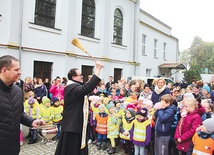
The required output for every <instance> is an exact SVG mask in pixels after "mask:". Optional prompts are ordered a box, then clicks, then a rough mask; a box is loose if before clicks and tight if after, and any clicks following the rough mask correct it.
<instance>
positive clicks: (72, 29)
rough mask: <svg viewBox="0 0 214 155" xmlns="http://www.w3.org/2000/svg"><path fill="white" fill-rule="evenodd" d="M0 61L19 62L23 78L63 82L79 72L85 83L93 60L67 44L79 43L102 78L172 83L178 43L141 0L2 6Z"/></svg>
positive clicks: (13, 1)
mask: <svg viewBox="0 0 214 155" xmlns="http://www.w3.org/2000/svg"><path fill="white" fill-rule="evenodd" d="M0 2H1V5H0V56H2V55H5V54H9V55H13V56H15V57H16V58H18V59H19V61H20V64H21V71H22V79H25V78H26V77H27V76H30V77H40V78H42V79H44V78H49V79H51V80H53V79H54V78H55V77H56V76H60V77H67V73H68V71H69V70H70V69H71V68H78V69H79V70H80V71H81V72H82V74H83V76H84V81H87V77H88V75H90V74H93V71H94V64H95V63H94V60H93V59H91V58H90V57H89V56H88V55H87V54H86V53H84V52H83V51H81V50H80V49H78V48H77V47H76V46H74V45H72V44H71V41H72V40H73V39H74V38H77V39H78V40H79V42H80V43H81V44H82V45H83V46H84V48H85V49H86V50H87V51H88V53H90V54H91V55H92V56H93V57H95V58H96V59H99V60H101V61H103V64H104V69H103V71H102V72H101V78H103V79H104V80H105V81H106V82H107V81H108V77H109V76H110V75H111V76H113V77H114V80H115V81H117V80H118V79H120V78H128V77H131V76H150V77H151V76H167V77H170V78H173V79H176V74H174V72H176V69H179V68H180V67H181V68H182V67H183V66H182V65H181V64H179V63H178V52H179V41H178V39H177V38H176V37H174V36H172V35H171V30H172V28H171V27H170V26H168V25H167V24H165V23H163V22H162V21H160V20H158V19H156V18H155V17H153V16H152V15H150V14H149V13H147V12H145V11H143V10H142V9H140V1H139V0H6V1H5V0H0Z"/></svg>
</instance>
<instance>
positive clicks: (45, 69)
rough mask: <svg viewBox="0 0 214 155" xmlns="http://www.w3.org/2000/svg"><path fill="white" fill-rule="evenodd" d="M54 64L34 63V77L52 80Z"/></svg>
mask: <svg viewBox="0 0 214 155" xmlns="http://www.w3.org/2000/svg"><path fill="white" fill-rule="evenodd" d="M52 66H53V62H45V61H34V68H33V77H39V78H41V79H43V80H45V78H48V79H49V80H51V73H52Z"/></svg>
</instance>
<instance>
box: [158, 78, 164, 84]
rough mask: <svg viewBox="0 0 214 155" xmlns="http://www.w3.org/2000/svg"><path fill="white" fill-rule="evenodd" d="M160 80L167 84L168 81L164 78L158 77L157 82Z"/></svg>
mask: <svg viewBox="0 0 214 155" xmlns="http://www.w3.org/2000/svg"><path fill="white" fill-rule="evenodd" d="M160 80H162V81H163V82H164V84H166V81H165V80H164V79H163V78H158V79H157V82H156V83H158V81H160Z"/></svg>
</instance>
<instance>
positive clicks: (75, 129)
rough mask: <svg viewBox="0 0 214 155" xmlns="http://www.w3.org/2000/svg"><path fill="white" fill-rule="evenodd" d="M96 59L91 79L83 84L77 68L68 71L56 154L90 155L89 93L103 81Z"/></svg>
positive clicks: (99, 64)
mask: <svg viewBox="0 0 214 155" xmlns="http://www.w3.org/2000/svg"><path fill="white" fill-rule="evenodd" d="M102 67H103V66H102V64H101V62H100V61H98V60H97V61H96V69H95V73H94V75H93V76H92V77H91V79H90V80H89V81H88V82H87V83H85V84H83V76H82V74H81V73H80V71H79V70H78V69H77V68H73V69H71V70H70V71H69V72H68V79H69V81H68V83H67V86H66V87H65V91H64V93H65V94H64V112H63V119H62V126H61V127H62V128H61V135H60V139H59V142H58V146H57V149H56V152H55V155H71V154H72V155H88V147H87V142H86V127H87V123H88V109H89V107H88V106H89V104H88V99H87V94H89V93H90V92H91V91H92V90H93V89H94V88H95V87H96V86H97V84H98V83H99V82H100V81H101V79H100V78H99V74H100V71H101V69H102Z"/></svg>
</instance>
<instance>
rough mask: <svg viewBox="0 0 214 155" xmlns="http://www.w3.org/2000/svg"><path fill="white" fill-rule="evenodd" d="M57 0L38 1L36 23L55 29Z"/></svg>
mask: <svg viewBox="0 0 214 155" xmlns="http://www.w3.org/2000/svg"><path fill="white" fill-rule="evenodd" d="M55 14H56V0H36V8H35V17H34V23H35V24H38V25H42V26H46V27H51V28H54V27H55Z"/></svg>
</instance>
